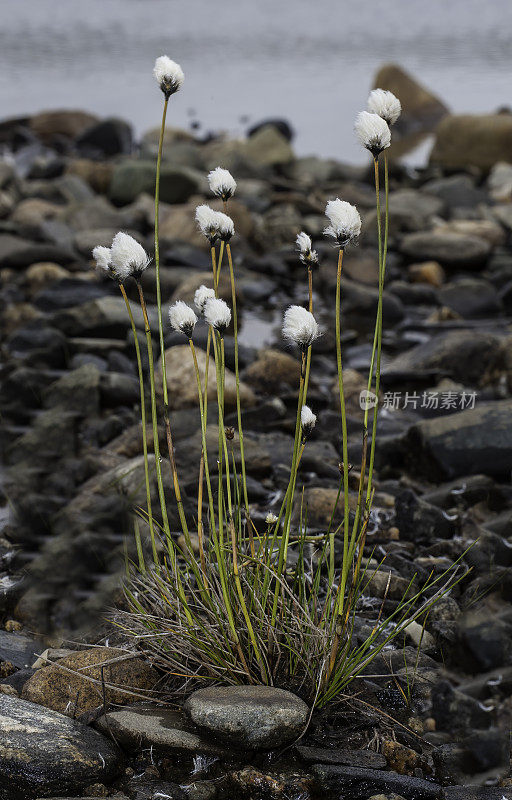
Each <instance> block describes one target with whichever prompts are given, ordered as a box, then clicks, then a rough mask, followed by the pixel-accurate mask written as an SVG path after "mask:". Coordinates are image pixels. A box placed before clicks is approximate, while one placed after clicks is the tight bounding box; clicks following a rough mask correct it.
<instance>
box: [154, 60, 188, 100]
mask: <svg viewBox="0 0 512 800" xmlns="http://www.w3.org/2000/svg"><path fill="white" fill-rule="evenodd" d="M153 75H154V76H155V80H156V82H157V83H158V85H159V86H160V89H161V90H162V92H163V93H164V95H165V96H166V98H167V99H169V97H170V96H171V94H174V93H175V92H177V91H178V90H179V89H181V87H182V84H183V81H184V80H185V75H184V74H183V70H182V68H181V67H180V65H179V64H177V63H176V61H173V60H172V59H171V58H169V57H168V56H160V57H159V58H157V60H156V61H155V66H154V68H153Z"/></svg>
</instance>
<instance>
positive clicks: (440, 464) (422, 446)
mask: <svg viewBox="0 0 512 800" xmlns="http://www.w3.org/2000/svg"><path fill="white" fill-rule="evenodd" d="M511 414H512V400H500V401H497V402H494V403H482V404H481V405H477V406H476V407H475V408H470V409H466V410H465V411H460V412H458V413H456V414H451V415H449V416H446V417H436V418H434V419H430V420H422V421H421V422H419V423H417V424H416V425H413V426H412V427H411V428H410V429H409V431H408V433H407V436H406V451H407V452H408V453H409V456H408V460H409V462H410V466H411V467H412V469H413V470H415V471H416V472H421V473H423V474H426V475H430V476H432V478H433V479H434V480H439V476H440V475H444V476H446V477H447V478H455V477H457V476H458V475H467V474H469V473H471V474H477V473H481V472H483V473H485V474H486V475H496V476H503V477H506V478H507V479H508V478H509V477H510V465H511V453H512V428H511V426H510V419H511Z"/></svg>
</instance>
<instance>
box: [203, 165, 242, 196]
mask: <svg viewBox="0 0 512 800" xmlns="http://www.w3.org/2000/svg"><path fill="white" fill-rule="evenodd" d="M208 183H209V184H210V189H211V191H212V192H213V194H215V195H217V197H222V199H223V200H229V198H230V197H233V195H234V193H235V189H236V181H235V179H234V178H233V176H232V174H231V172H229V170H227V169H223V168H222V167H215V169H212V171H211V172H209V173H208Z"/></svg>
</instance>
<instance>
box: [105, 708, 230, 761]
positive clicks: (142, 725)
mask: <svg viewBox="0 0 512 800" xmlns="http://www.w3.org/2000/svg"><path fill="white" fill-rule="evenodd" d="M95 724H96V727H97V728H99V729H100V731H102V732H103V733H105V734H107V735H111V736H113V737H114V739H115V740H116V741H117V742H119V743H120V744H121V745H123V747H126V748H128V749H140V748H141V747H143V748H148V747H153V748H155V750H156V751H168V750H182V751H185V752H189V753H201V754H205V755H223V754H226V751H225V749H223V748H222V747H218V746H216V745H215V744H214V743H212V742H208V741H205V740H204V739H202V738H201V737H200V736H199V735H198V733H197V731H195V730H194V726H193V725H191V724H190V722H189V721H188V720H187V719H185V717H184V715H183V714H181V713H180V712H179V711H172V710H171V709H168V708H157V707H155V706H131V707H129V708H122V709H120V710H119V711H110V712H108V713H107V714H104V715H103V716H102V717H100V718H99V719H98V720H96V723H95Z"/></svg>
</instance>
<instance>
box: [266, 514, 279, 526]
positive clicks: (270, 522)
mask: <svg viewBox="0 0 512 800" xmlns="http://www.w3.org/2000/svg"><path fill="white" fill-rule="evenodd" d="M265 522H266V523H267V525H274V524H275V523H276V522H277V517H276V515H275V514H273V513H272V511H269V512H268V514H267V516H266V517H265Z"/></svg>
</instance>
